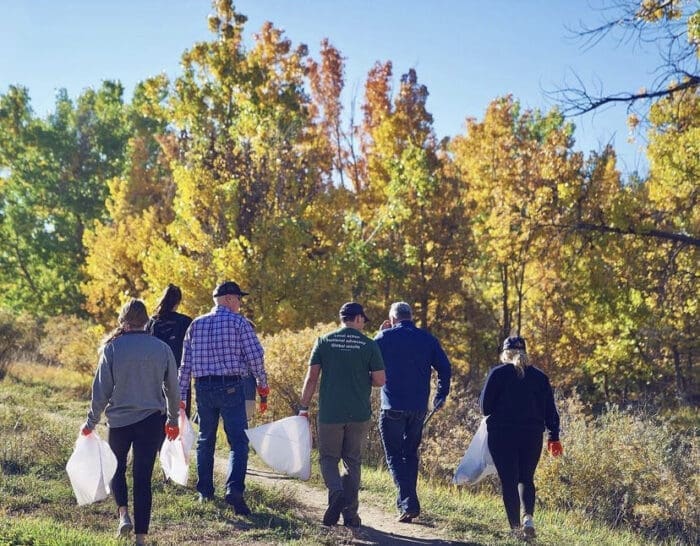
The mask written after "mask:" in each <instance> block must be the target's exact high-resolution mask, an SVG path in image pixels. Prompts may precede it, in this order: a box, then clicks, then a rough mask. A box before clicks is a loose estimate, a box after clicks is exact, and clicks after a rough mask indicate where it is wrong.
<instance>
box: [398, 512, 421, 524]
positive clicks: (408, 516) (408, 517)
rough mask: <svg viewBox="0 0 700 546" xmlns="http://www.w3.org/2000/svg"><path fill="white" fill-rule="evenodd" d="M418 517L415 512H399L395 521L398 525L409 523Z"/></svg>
mask: <svg viewBox="0 0 700 546" xmlns="http://www.w3.org/2000/svg"><path fill="white" fill-rule="evenodd" d="M417 517H418V512H417V511H415V510H406V511H405V512H401V513H400V514H399V517H398V518H396V521H398V522H399V523H411V522H412V521H413V519H414V518H417Z"/></svg>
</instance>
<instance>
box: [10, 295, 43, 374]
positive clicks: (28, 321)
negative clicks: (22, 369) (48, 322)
mask: <svg viewBox="0 0 700 546" xmlns="http://www.w3.org/2000/svg"><path fill="white" fill-rule="evenodd" d="M40 330H41V325H40V322H39V320H38V319H36V318H34V317H32V316H31V315H29V314H27V313H19V314H17V313H15V312H13V311H10V310H8V309H0V381H2V380H3V379H4V378H5V376H6V375H7V373H8V372H9V370H10V366H11V365H12V363H13V361H14V359H15V358H16V356H17V355H18V354H20V353H27V352H33V351H34V349H35V347H36V344H37V343H38V340H39V339H40V338H41V333H40Z"/></svg>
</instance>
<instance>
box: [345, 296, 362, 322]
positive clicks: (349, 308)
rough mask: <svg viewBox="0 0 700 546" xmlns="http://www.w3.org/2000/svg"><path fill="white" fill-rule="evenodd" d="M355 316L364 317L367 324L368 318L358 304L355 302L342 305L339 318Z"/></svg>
mask: <svg viewBox="0 0 700 546" xmlns="http://www.w3.org/2000/svg"><path fill="white" fill-rule="evenodd" d="M357 315H362V316H363V317H365V320H366V321H367V322H369V317H368V316H367V315H365V310H364V309H363V308H362V306H361V305H360V304H359V303H357V302H355V301H349V302H347V303H344V304H343V306H342V307H341V308H340V317H341V318H353V317H356V316H357Z"/></svg>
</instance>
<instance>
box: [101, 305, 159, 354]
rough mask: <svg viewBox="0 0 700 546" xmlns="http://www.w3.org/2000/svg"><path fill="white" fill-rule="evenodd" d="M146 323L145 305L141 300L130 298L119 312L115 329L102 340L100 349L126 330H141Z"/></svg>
mask: <svg viewBox="0 0 700 546" xmlns="http://www.w3.org/2000/svg"><path fill="white" fill-rule="evenodd" d="M147 322H148V313H147V312H146V305H145V304H144V303H143V301H141V300H137V299H136V298H131V299H130V300H129V301H128V302H126V303H125V304H124V306H123V307H122V308H121V311H119V318H117V327H116V328H115V329H114V330H112V331H111V332H110V333H109V334H107V336H106V337H105V338H104V339H103V340H102V347H104V346H105V345H107V344H108V343H111V342H112V341H114V340H115V339H117V338H118V337H119V336H120V335H122V334H123V333H124V332H126V331H127V330H143V327H144V326H146V323H147Z"/></svg>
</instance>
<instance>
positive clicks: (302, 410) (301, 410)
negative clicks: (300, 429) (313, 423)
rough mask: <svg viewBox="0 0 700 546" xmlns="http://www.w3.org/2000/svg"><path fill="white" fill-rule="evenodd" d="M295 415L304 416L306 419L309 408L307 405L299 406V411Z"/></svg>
mask: <svg viewBox="0 0 700 546" xmlns="http://www.w3.org/2000/svg"><path fill="white" fill-rule="evenodd" d="M297 415H299V417H306V418H307V419H308V418H309V408H308V407H307V406H299V413H298V414H297Z"/></svg>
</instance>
